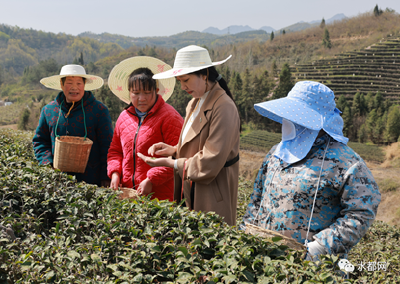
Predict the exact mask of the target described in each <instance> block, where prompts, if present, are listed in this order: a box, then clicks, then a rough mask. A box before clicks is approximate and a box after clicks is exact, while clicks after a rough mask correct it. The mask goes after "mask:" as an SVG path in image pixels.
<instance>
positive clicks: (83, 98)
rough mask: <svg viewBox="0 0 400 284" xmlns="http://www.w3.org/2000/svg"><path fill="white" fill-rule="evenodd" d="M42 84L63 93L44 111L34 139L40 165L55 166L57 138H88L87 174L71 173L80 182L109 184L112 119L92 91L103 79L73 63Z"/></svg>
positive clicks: (98, 86) (41, 81) (47, 78)
mask: <svg viewBox="0 0 400 284" xmlns="http://www.w3.org/2000/svg"><path fill="white" fill-rule="evenodd" d="M40 83H42V84H43V85H44V86H46V87H47V88H50V89H55V90H61V92H60V93H59V94H58V96H57V97H56V99H55V100H54V101H52V102H50V103H49V104H48V105H46V106H45V107H43V109H42V111H41V114H40V118H39V125H38V126H37V128H36V133H35V136H34V137H33V149H34V151H35V156H36V159H37V160H38V161H39V163H40V164H41V165H46V164H52V165H53V162H54V154H55V153H54V151H55V140H56V137H59V136H64V135H65V136H77V137H87V138H89V139H90V140H91V141H93V145H92V148H91V151H90V155H89V160H88V162H87V166H86V169H85V172H84V173H71V174H74V175H75V176H76V178H77V180H78V181H85V182H87V183H90V184H97V185H99V186H100V185H103V186H106V185H108V183H109V178H108V177H107V151H108V147H109V146H110V142H111V139H112V124H111V118H110V115H109V113H108V109H107V107H106V106H105V105H104V104H102V103H101V102H99V101H97V100H96V99H95V97H94V96H93V94H92V92H91V91H92V90H96V89H99V88H100V87H101V86H102V85H103V79H102V78H100V77H98V76H94V75H90V74H86V71H85V69H84V68H83V67H82V66H80V65H74V64H70V65H65V66H63V67H62V68H61V72H60V75H55V76H51V77H46V78H43V79H42V80H40Z"/></svg>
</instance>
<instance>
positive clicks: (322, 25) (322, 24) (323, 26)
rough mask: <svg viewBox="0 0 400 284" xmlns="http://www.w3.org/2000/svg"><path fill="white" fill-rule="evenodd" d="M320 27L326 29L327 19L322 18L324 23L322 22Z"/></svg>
mask: <svg viewBox="0 0 400 284" xmlns="http://www.w3.org/2000/svg"><path fill="white" fill-rule="evenodd" d="M319 27H320V28H321V29H323V28H325V19H324V18H322V21H321V23H320V24H319Z"/></svg>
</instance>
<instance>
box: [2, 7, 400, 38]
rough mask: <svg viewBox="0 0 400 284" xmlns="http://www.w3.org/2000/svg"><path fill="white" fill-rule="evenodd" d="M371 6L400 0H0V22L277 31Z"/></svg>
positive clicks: (130, 32) (143, 32) (69, 28)
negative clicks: (271, 29) (237, 28)
mask: <svg viewBox="0 0 400 284" xmlns="http://www.w3.org/2000/svg"><path fill="white" fill-rule="evenodd" d="M376 4H378V6H379V7H380V8H381V9H382V10H384V9H386V7H389V8H391V9H394V10H395V11H396V12H397V13H400V0H384V1H379V2H378V0H329V1H326V0H275V1H269V0H201V1H200V0H196V1H193V0H153V1H152V0H142V1H137V0H130V1H128V0H108V1H106V0H68V1H60V0H0V24H7V25H10V26H18V27H20V28H27V29H29V28H32V29H35V30H42V31H44V32H53V33H66V34H71V35H78V34H80V33H82V32H86V31H89V32H93V33H96V34H100V33H103V32H107V33H112V34H120V35H125V36H132V37H145V36H170V35H174V34H177V33H181V32H185V31H189V30H194V31H203V30H205V29H206V28H208V27H216V28H218V29H220V30H222V29H224V28H226V27H228V26H231V25H243V26H244V25H248V26H250V27H252V28H253V29H259V28H261V27H262V26H270V27H273V28H274V29H277V30H278V29H281V28H284V27H287V26H290V25H292V24H294V23H297V22H300V21H305V22H310V21H314V20H320V19H322V18H325V19H329V18H331V17H333V16H334V15H336V14H340V13H343V14H345V15H346V16H347V17H352V16H357V15H359V14H362V13H365V12H368V11H372V10H373V8H374V7H375V5H376Z"/></svg>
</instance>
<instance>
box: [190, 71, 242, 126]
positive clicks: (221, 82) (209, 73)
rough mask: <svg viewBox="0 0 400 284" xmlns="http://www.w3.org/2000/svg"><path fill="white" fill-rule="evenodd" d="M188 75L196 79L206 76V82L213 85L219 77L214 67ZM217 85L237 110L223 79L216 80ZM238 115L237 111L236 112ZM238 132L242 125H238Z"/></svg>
mask: <svg viewBox="0 0 400 284" xmlns="http://www.w3.org/2000/svg"><path fill="white" fill-rule="evenodd" d="M190 74H194V75H196V76H197V77H200V75H204V76H206V77H207V76H208V78H207V80H208V81H210V82H211V83H215V82H216V81H217V78H218V76H219V74H218V71H217V69H215V67H214V66H211V67H208V68H204V69H201V70H198V71H195V72H192V73H190ZM218 83H219V85H220V86H221V88H222V89H224V91H225V92H226V94H227V95H228V96H229V97H230V98H231V99H232V101H233V103H234V104H235V106H236V109H237V105H236V102H235V100H234V99H233V96H232V93H231V91H230V90H229V88H228V84H227V83H226V81H225V79H224V78H221V79H219V80H218ZM238 113H239V110H238ZM240 131H242V123H240Z"/></svg>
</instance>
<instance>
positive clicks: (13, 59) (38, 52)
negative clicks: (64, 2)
mask: <svg viewBox="0 0 400 284" xmlns="http://www.w3.org/2000/svg"><path fill="white" fill-rule="evenodd" d="M119 51H122V48H121V47H120V46H119V45H118V44H115V43H100V42H98V41H97V40H93V39H88V38H81V37H75V36H71V35H66V34H63V33H59V34H54V33H45V32H42V31H36V30H33V29H21V28H19V27H13V26H8V25H4V24H0V73H1V72H2V71H3V72H6V73H9V75H10V76H18V75H22V73H23V71H24V70H25V68H26V67H28V66H34V65H37V64H38V63H39V62H40V61H42V60H46V59H49V58H53V59H55V60H56V61H57V62H58V63H59V64H63V63H65V62H69V63H72V62H73V61H74V59H76V58H79V57H80V55H81V53H82V54H83V57H84V59H85V62H86V63H89V62H96V61H97V60H99V59H101V58H104V57H107V56H110V55H111V54H113V53H115V52H119ZM4 76H5V75H4V74H3V77H4ZM1 77H2V76H1V75H0V85H1V83H2V78H1ZM3 80H4V78H3Z"/></svg>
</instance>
